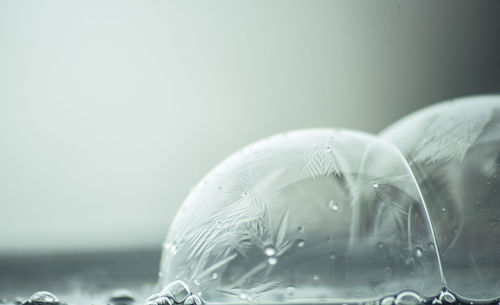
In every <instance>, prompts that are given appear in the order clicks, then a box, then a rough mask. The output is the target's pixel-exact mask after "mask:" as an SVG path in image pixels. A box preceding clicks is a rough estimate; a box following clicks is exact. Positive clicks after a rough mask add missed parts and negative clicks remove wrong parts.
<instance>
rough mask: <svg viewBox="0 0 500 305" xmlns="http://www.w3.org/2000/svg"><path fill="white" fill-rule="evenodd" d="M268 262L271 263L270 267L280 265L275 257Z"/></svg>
mask: <svg viewBox="0 0 500 305" xmlns="http://www.w3.org/2000/svg"><path fill="white" fill-rule="evenodd" d="M267 262H268V263H269V265H276V264H277V263H278V259H277V258H276V257H274V256H273V257H270V258H268V259H267Z"/></svg>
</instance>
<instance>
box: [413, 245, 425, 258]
mask: <svg viewBox="0 0 500 305" xmlns="http://www.w3.org/2000/svg"><path fill="white" fill-rule="evenodd" d="M415 256H416V257H418V258H422V257H423V256H424V251H423V250H422V248H420V247H417V248H415Z"/></svg>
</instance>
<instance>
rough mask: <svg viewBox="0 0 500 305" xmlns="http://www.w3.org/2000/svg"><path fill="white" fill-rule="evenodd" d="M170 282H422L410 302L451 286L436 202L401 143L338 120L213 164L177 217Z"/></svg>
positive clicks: (348, 298) (278, 286)
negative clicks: (438, 237)
mask: <svg viewBox="0 0 500 305" xmlns="http://www.w3.org/2000/svg"><path fill="white" fill-rule="evenodd" d="M160 284H161V285H162V287H165V286H167V287H178V288H176V289H175V290H176V291H182V293H181V294H182V296H183V298H187V297H188V296H190V295H195V296H199V297H201V299H202V300H203V301H205V302H209V303H210V302H216V303H220V304H239V303H246V302H258V303H276V302H277V303H285V302H287V303H288V302H292V303H310V304H315V303H324V302H332V303H333V302H335V303H337V302H338V303H342V302H352V301H362V300H374V299H378V298H381V297H383V296H387V295H394V294H397V293H398V292H400V291H403V290H405V289H412V290H414V291H416V292H418V294H416V293H414V292H405V293H404V294H402V295H400V299H401V302H403V303H404V302H405V300H407V299H409V300H410V301H411V300H415V298H417V299H418V297H419V295H420V296H432V295H436V294H437V293H438V292H439V291H440V289H441V288H442V282H441V268H440V262H439V256H438V249H437V247H435V240H434V235H433V232H432V228H431V226H430V223H429V219H428V215H427V213H426V207H425V204H424V203H423V201H422V198H421V195H420V191H419V188H418V186H417V184H416V182H415V178H414V177H413V175H412V173H411V171H410V168H409V166H408V164H407V163H406V161H405V160H404V158H403V157H402V155H401V154H400V152H399V151H398V150H397V149H396V148H395V147H394V146H393V145H392V144H388V142H384V141H382V140H380V139H378V138H376V137H373V136H370V135H367V134H363V133H359V132H352V131H343V130H328V129H314V130H303V131H295V132H290V133H287V134H282V135H277V136H274V137H271V138H269V139H265V140H262V141H260V142H257V143H255V144H253V145H250V146H248V147H246V148H244V149H243V150H241V151H239V152H237V153H236V154H234V155H232V156H231V157H229V158H228V159H226V160H225V161H223V162H222V163H221V164H220V165H218V166H217V167H216V168H215V169H213V170H212V171H211V172H210V173H209V174H208V175H207V176H206V177H205V178H204V179H203V180H202V181H201V182H200V183H199V184H198V185H197V186H196V188H195V189H194V190H193V191H192V192H191V194H190V195H189V196H188V198H187V199H186V201H185V202H184V203H183V205H182V207H181V208H180V211H179V213H178V215H177V216H176V218H175V220H174V222H173V224H172V226H171V227H170V230H169V233H168V236H167V239H166V241H165V244H164V251H163V257H162V263H161V270H160ZM169 285H170V286H169ZM179 287H180V288H179ZM172 289H173V288H172ZM172 289H170V290H172ZM167 290H169V289H167ZM169 293H170V294H173V293H171V292H169V291H167V292H166V294H169ZM177 294H179V292H177ZM160 297H161V296H160V295H157V296H155V297H154V298H157V299H158V298H160ZM154 298H152V300H153V299H154ZM192 302H193V301H190V303H192Z"/></svg>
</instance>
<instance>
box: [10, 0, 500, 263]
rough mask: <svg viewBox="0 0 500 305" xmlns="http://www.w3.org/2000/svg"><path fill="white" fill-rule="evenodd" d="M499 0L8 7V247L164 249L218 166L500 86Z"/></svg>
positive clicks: (381, 123) (25, 250) (14, 250)
mask: <svg viewBox="0 0 500 305" xmlns="http://www.w3.org/2000/svg"><path fill="white" fill-rule="evenodd" d="M499 16H500V2H499V1H386V0H384V1H352V0H349V1H200V2H192V1H168V2H164V1H79V2H74V1H18V0H12V1H10V0H6V1H5V0H4V1H0V255H17V254H29V255H32V254H33V255H35V254H36V255H39V254H48V253H72V252H80V253H86V252H99V251H111V250H114V251H117V250H120V251H121V250H123V251H129V250H131V249H136V250H140V249H160V247H161V242H162V239H163V238H164V235H165V233H166V231H167V229H168V226H169V223H170V222H171V220H172V218H173V216H174V215H175V211H176V210H177V208H178V207H179V205H180V204H181V202H182V200H183V199H184V198H185V197H186V196H187V194H188V192H189V189H190V187H192V186H193V185H194V184H196V183H197V182H198V181H199V180H200V179H201V178H202V176H203V175H205V174H206V173H207V172H208V171H209V170H210V169H211V168H212V167H213V166H215V165H216V164H217V163H218V162H220V161H221V160H223V159H224V158H225V157H226V156H227V155H229V154H230V153H232V152H234V151H235V150H237V149H238V148H240V147H242V146H244V145H246V144H248V143H251V142H253V141H256V140H258V139H260V138H262V137H266V136H269V135H272V134H274V133H278V132H281V131H286V130H291V129H298V128H305V127H343V128H351V129H359V130H363V131H367V132H372V133H376V132H378V131H380V130H381V129H382V128H383V127H385V126H387V125H388V124H390V123H391V122H393V121H395V120H396V119H398V118H400V117H401V116H403V115H405V114H407V113H409V112H411V111H414V110H416V109H419V108H421V107H423V106H425V105H428V104H431V103H435V102H438V101H442V100H445V99H448V98H453V97H458V96H464V95H472V94H483V93H494V92H500V38H499V37H500V18H499Z"/></svg>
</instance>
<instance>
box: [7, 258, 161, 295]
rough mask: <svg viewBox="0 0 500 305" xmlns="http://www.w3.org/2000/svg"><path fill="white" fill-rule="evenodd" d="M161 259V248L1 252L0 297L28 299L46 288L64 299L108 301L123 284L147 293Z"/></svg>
mask: <svg viewBox="0 0 500 305" xmlns="http://www.w3.org/2000/svg"><path fill="white" fill-rule="evenodd" d="M159 260H160V251H159V250H142V251H126V252H109V253H91V254H64V255H40V256H24V257H23V256H0V300H2V299H4V300H5V301H12V300H15V299H16V298H20V299H21V300H24V299H27V298H28V297H29V296H31V295H32V294H33V293H35V292H37V291H44V290H45V291H50V292H52V293H54V294H55V295H57V296H58V297H59V299H60V300H61V301H62V302H69V301H70V300H68V297H67V296H70V297H69V299H73V298H77V297H78V296H84V297H85V298H87V300H88V299H92V298H93V297H96V298H98V299H100V300H101V301H102V302H103V303H106V300H107V299H109V298H111V297H112V296H113V294H114V293H115V294H116V293H117V291H116V290H118V289H120V288H121V289H127V290H129V291H130V292H131V293H133V294H134V295H137V297H139V296H142V294H144V296H142V297H146V296H147V294H148V293H149V291H148V290H150V289H151V287H152V286H154V284H155V283H156V280H157V273H158V265H159ZM65 297H66V298H65ZM82 301H84V300H82ZM113 303H115V302H113ZM120 304H121V303H120Z"/></svg>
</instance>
